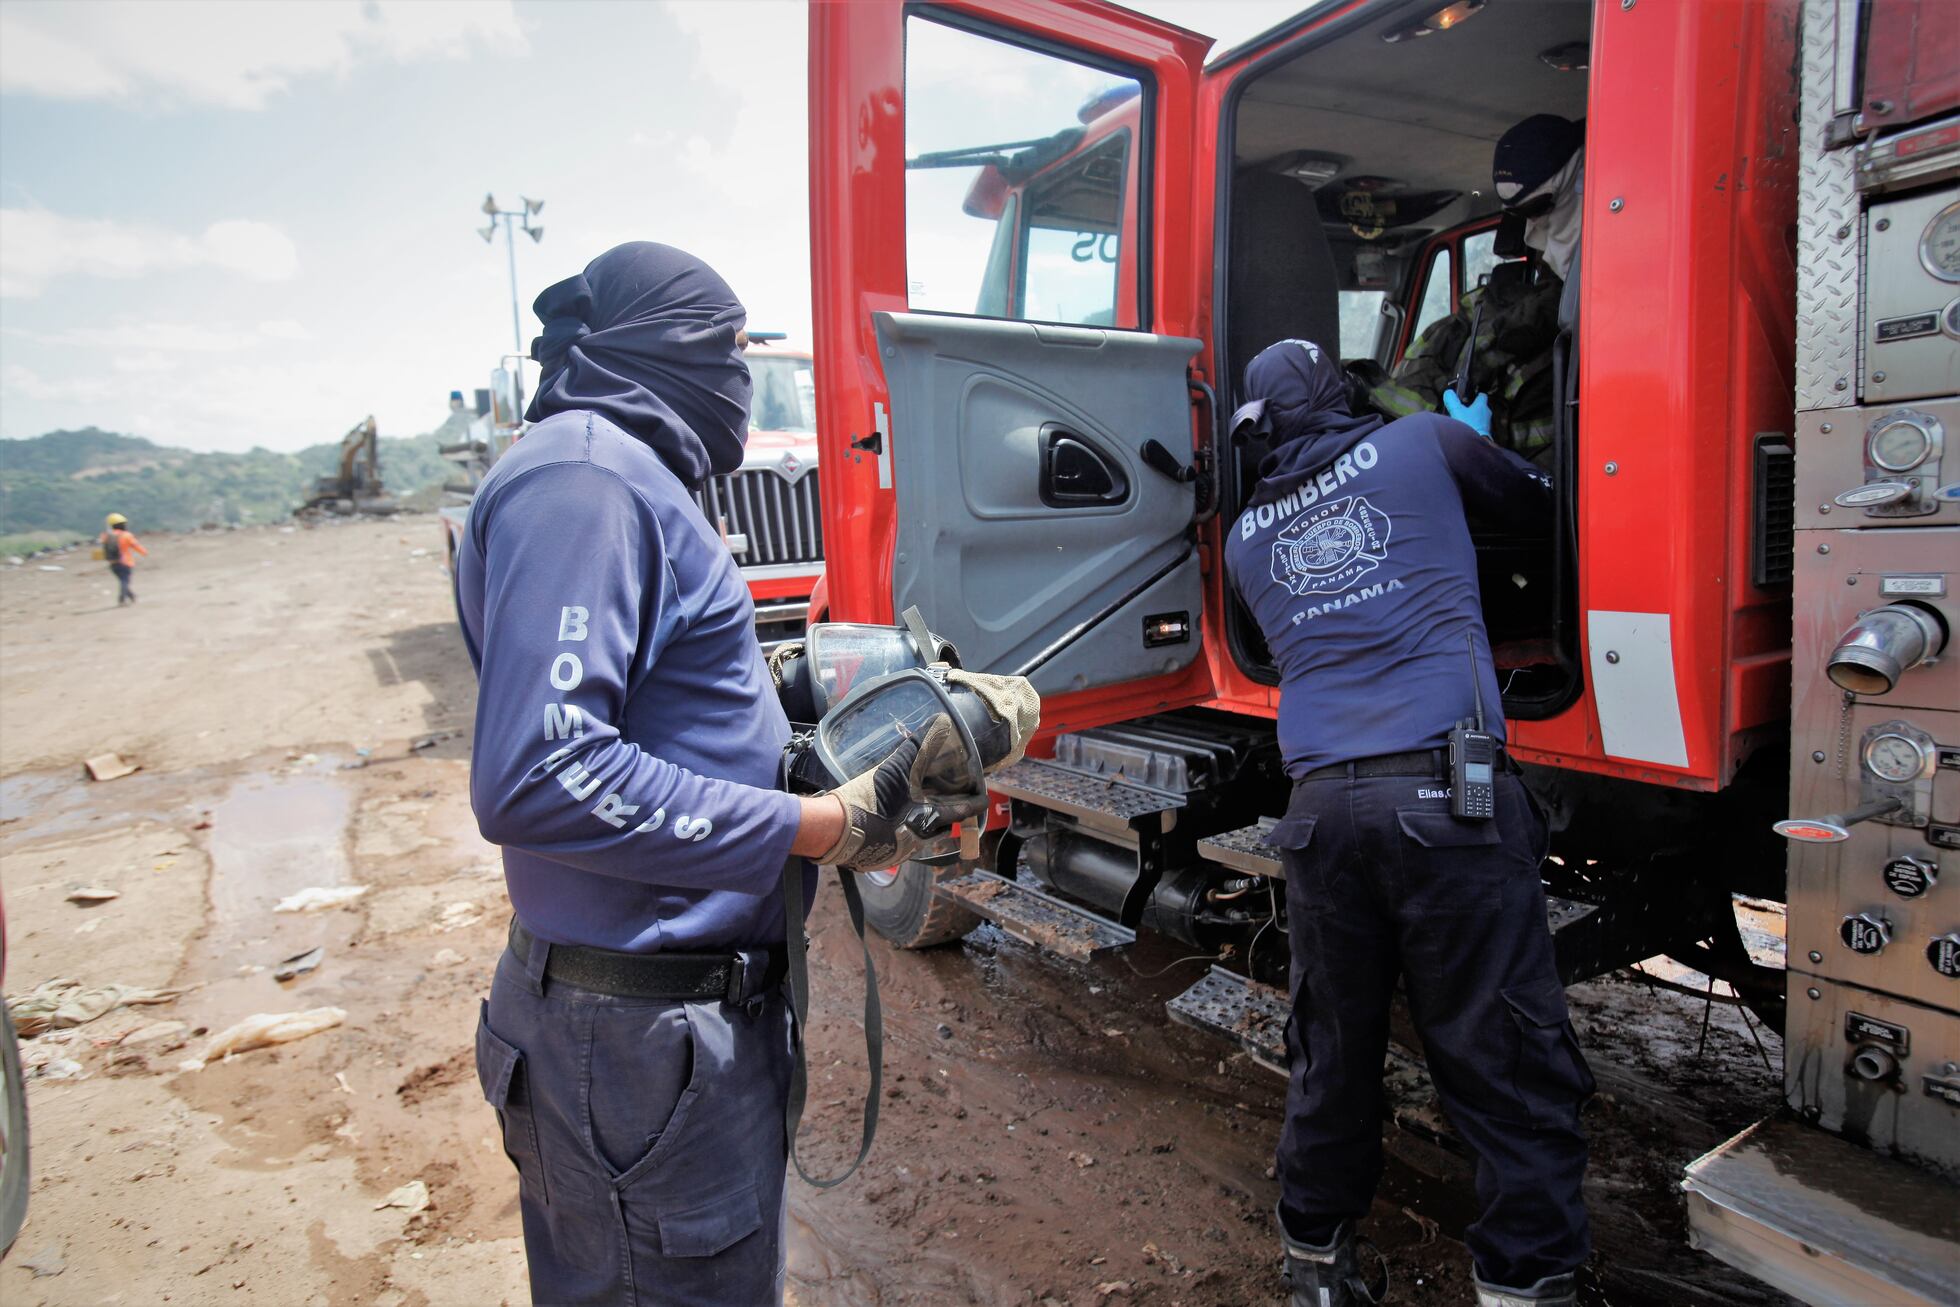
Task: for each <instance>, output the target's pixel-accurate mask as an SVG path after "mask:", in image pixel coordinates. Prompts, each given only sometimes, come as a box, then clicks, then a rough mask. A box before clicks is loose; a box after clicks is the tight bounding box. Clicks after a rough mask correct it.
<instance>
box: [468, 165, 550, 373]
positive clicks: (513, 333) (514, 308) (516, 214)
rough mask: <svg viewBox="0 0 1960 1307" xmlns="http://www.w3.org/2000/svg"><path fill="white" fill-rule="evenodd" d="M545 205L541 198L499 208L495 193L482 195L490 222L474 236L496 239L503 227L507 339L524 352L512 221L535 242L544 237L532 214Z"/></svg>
mask: <svg viewBox="0 0 1960 1307" xmlns="http://www.w3.org/2000/svg"><path fill="white" fill-rule="evenodd" d="M542 208H544V201H542V200H529V199H527V200H525V201H524V207H523V208H521V209H500V208H498V207H497V201H496V198H495V197H494V196H491V195H486V196H484V197H483V205H482V210H481V211H482V212H483V213H485V214H487V215H488V216H489V218H490V225H489V226H488V227H484V228H481V229H479V230H478V232H477V235H479V236H481V237H483V239H484V241H485V242H489V241H492V240H494V239H495V238H496V229H497V227H498V226H499V225H500V224H501V225H502V227H503V229H504V254H505V256H506V258H507V259H508V261H509V263H510V339H511V345H512V348H514V349H515V350H516V352H517V353H519V354H522V353H524V327H523V319H522V317H521V316H520V310H519V308H518V299H517V232H516V230H515V229H514V226H513V220H517V225H521V226H522V228H523V231H524V234H525V235H527V236H529V237H530V238H531V240H532V241H533V242H534V243H535V242H537V241H541V240H543V239H544V228H543V227H533V226H532V225H531V215H532V214H534V213H536V212H537V211H538V210H540V209H542Z"/></svg>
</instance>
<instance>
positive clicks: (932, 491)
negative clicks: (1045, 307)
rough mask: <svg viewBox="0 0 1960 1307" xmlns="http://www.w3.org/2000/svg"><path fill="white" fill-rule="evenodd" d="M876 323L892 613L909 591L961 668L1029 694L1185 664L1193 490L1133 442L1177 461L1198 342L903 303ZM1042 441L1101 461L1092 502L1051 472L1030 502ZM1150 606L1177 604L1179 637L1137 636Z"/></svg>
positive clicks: (1195, 638) (1194, 638) (1192, 625)
mask: <svg viewBox="0 0 1960 1307" xmlns="http://www.w3.org/2000/svg"><path fill="white" fill-rule="evenodd" d="M875 322H876V325H877V330H878V343H879V346H880V352H881V354H882V356H883V363H884V368H885V378H886V381H887V383H888V384H889V385H890V388H891V406H892V411H891V431H890V439H891V458H892V475H893V485H894V489H895V490H896V492H897V496H898V517H899V527H898V543H897V549H896V552H895V555H894V557H893V560H892V600H893V604H894V610H895V611H899V612H903V611H904V610H905V609H906V608H907V607H908V606H910V605H913V604H917V605H918V607H919V611H920V612H921V613H923V614H924V615H925V618H926V621H927V623H928V625H930V626H931V627H932V629H933V630H934V631H936V632H938V633H939V634H940V635H943V636H945V637H946V638H947V639H949V640H951V641H952V642H953V643H954V644H955V645H957V646H959V650H960V655H961V657H962V659H963V660H964V661H965V663H966V665H967V666H968V667H972V668H974V669H976V670H985V671H996V672H1023V673H1024V674H1026V675H1028V676H1029V677H1030V678H1031V679H1032V680H1033V681H1034V684H1035V687H1036V688H1037V689H1039V690H1041V691H1043V692H1056V691H1063V690H1078V689H1089V688H1093V687H1095V686H1101V685H1113V684H1118V683H1121V682H1124V681H1132V680H1137V679H1140V678H1143V677H1148V676H1159V675H1162V674H1164V673H1166V672H1171V671H1175V670H1177V669H1178V668H1180V667H1183V666H1185V665H1186V664H1188V663H1190V662H1191V660H1192V659H1194V658H1195V657H1196V656H1197V654H1198V651H1199V647H1200V638H1199V635H1198V629H1197V626H1198V616H1199V609H1200V607H1201V606H1202V597H1201V591H1200V582H1199V572H1198V558H1197V553H1196V551H1195V550H1194V549H1193V547H1192V532H1191V520H1192V516H1193V514H1194V512H1195V511H1196V495H1195V490H1194V488H1193V487H1192V485H1191V484H1189V483H1180V482H1177V481H1174V480H1172V479H1171V478H1169V477H1167V476H1165V475H1163V474H1162V473H1161V472H1158V471H1156V470H1154V469H1152V468H1150V467H1149V466H1148V465H1146V464H1145V463H1144V461H1143V458H1142V456H1141V454H1140V453H1139V450H1141V448H1142V447H1143V445H1144V443H1145V442H1146V441H1149V440H1151V439H1155V440H1157V441H1159V442H1160V443H1162V444H1163V445H1164V446H1165V447H1166V448H1167V449H1169V450H1171V451H1172V452H1173V453H1174V454H1176V455H1177V456H1178V457H1179V458H1180V459H1184V458H1188V451H1189V449H1190V447H1191V435H1190V430H1191V426H1190V423H1191V418H1190V413H1191V405H1190V396H1189V393H1188V391H1187V389H1186V385H1185V369H1186V366H1187V364H1188V363H1189V362H1190V359H1191V356H1192V355H1193V354H1195V353H1196V352H1197V350H1198V345H1199V342H1197V341H1195V340H1188V339H1184V338H1181V337H1174V336H1153V335H1147V334H1144V333H1140V332H1127V331H1126V332H1118V331H1102V330H1098V329H1096V328H1093V327H1051V326H1041V325H1036V324H1033V323H1026V322H1006V321H1000V320H996V319H987V318H959V317H942V316H938V315H933V314H917V313H879V314H876V315H875ZM1057 438H1062V439H1065V440H1067V441H1069V442H1072V443H1073V445H1074V446H1076V448H1074V449H1072V450H1071V451H1070V453H1071V455H1072V456H1073V457H1072V459H1071V460H1070V461H1069V462H1068V466H1069V467H1070V468H1071V469H1072V470H1073V471H1075V472H1077V473H1080V472H1081V471H1082V469H1083V467H1084V464H1085V462H1087V463H1088V464H1090V465H1091V466H1092V476H1091V481H1093V482H1096V483H1098V484H1099V483H1100V481H1101V477H1100V473H1099V472H1097V471H1095V470H1094V467H1093V465H1095V464H1098V463H1099V464H1100V465H1101V468H1102V469H1103V470H1107V471H1108V472H1109V473H1111V474H1112V476H1111V477H1110V484H1109V486H1108V487H1107V488H1105V489H1104V491H1103V495H1102V498H1101V499H1098V498H1097V497H1096V496H1095V495H1093V494H1091V495H1086V496H1085V495H1081V494H1076V495H1074V496H1073V497H1071V496H1070V495H1069V494H1068V487H1067V486H1064V487H1062V488H1061V489H1057V488H1056V487H1055V486H1054V485H1052V484H1051V485H1050V486H1049V487H1048V491H1049V493H1048V494H1047V497H1046V498H1045V499H1044V481H1043V476H1042V462H1043V452H1042V451H1043V445H1044V443H1045V442H1047V443H1052V442H1054V441H1055V440H1056V439H1057ZM1082 447H1086V449H1087V451H1089V452H1088V453H1087V454H1085V453H1084V452H1083V448H1082ZM1082 484H1084V483H1083V482H1081V481H1080V480H1077V481H1074V482H1070V483H1069V485H1073V486H1076V487H1080V486H1081V485H1082ZM1162 614H1176V615H1182V616H1183V617H1185V618H1186V629H1187V631H1188V632H1189V634H1188V638H1186V639H1185V640H1183V641H1182V642H1178V643H1167V644H1161V645H1159V646H1157V647H1155V648H1151V647H1148V646H1147V645H1146V644H1145V642H1144V626H1145V619H1146V618H1148V617H1152V616H1157V615H1162ZM1030 668H1031V669H1032V670H1028V669H1030Z"/></svg>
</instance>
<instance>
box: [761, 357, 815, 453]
mask: <svg viewBox="0 0 1960 1307" xmlns="http://www.w3.org/2000/svg"><path fill="white" fill-rule="evenodd" d="M748 362H749V376H750V377H751V378H753V379H754V382H755V404H754V407H753V408H752V409H751V411H750V414H749V429H750V430H752V431H807V432H809V433H811V434H813V435H814V434H815V433H816V430H817V378H816V373H815V372H814V371H812V369H811V364H810V360H809V359H800V358H792V357H788V356H784V355H770V354H763V355H755V354H751V355H750V356H749V360H748Z"/></svg>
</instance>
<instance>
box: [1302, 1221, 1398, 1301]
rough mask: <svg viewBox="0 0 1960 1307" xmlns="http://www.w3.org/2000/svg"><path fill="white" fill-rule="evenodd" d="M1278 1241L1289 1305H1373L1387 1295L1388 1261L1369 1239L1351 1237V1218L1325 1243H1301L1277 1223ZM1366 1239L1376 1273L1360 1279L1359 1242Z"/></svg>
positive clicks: (1352, 1228) (1352, 1235) (1361, 1242)
mask: <svg viewBox="0 0 1960 1307" xmlns="http://www.w3.org/2000/svg"><path fill="white" fill-rule="evenodd" d="M1279 1239H1280V1243H1281V1244H1282V1245H1284V1246H1285V1248H1286V1282H1287V1284H1288V1285H1290V1286H1291V1287H1292V1289H1293V1303H1292V1307H1373V1304H1375V1303H1378V1302H1380V1301H1382V1299H1384V1298H1386V1297H1387V1296H1388V1262H1387V1260H1386V1259H1384V1258H1383V1257H1382V1255H1381V1254H1380V1253H1379V1252H1377V1251H1376V1250H1375V1246H1374V1244H1372V1243H1368V1241H1367V1240H1365V1239H1356V1238H1355V1237H1354V1222H1352V1221H1343V1222H1341V1225H1340V1228H1339V1229H1337V1230H1335V1231H1334V1237H1333V1238H1332V1239H1330V1240H1328V1241H1327V1242H1326V1243H1324V1244H1311V1243H1301V1242H1300V1241H1299V1240H1297V1239H1295V1238H1294V1237H1293V1236H1292V1235H1290V1234H1288V1233H1287V1232H1286V1224H1285V1221H1284V1220H1282V1221H1281V1223H1280V1231H1279ZM1364 1243H1366V1244H1367V1245H1368V1252H1369V1253H1370V1254H1371V1255H1372V1259H1373V1261H1374V1263H1375V1271H1376V1274H1375V1276H1374V1277H1372V1279H1363V1278H1362V1275H1361V1265H1360V1245H1362V1244H1364Z"/></svg>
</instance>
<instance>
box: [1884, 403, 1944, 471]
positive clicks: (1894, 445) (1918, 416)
mask: <svg viewBox="0 0 1960 1307" xmlns="http://www.w3.org/2000/svg"><path fill="white" fill-rule="evenodd" d="M1940 434H1941V432H1940V422H1939V420H1938V419H1937V418H1932V417H1928V416H1927V415H1926V414H1924V413H1915V412H1913V411H1912V410H1911V409H1901V410H1899V411H1898V412H1896V413H1888V414H1886V415H1885V416H1884V417H1882V418H1880V419H1879V420H1878V421H1877V422H1874V423H1873V424H1872V427H1871V430H1870V431H1869V432H1867V433H1866V435H1865V451H1866V453H1867V455H1868V456H1869V457H1870V458H1871V461H1872V464H1873V466H1875V467H1879V468H1882V469H1884V470H1885V471H1887V472H1910V471H1911V470H1912V469H1914V468H1916V467H1918V466H1919V465H1920V464H1921V463H1924V462H1925V461H1926V460H1927V458H1929V457H1930V456H1931V455H1932V453H1933V449H1934V446H1935V443H1936V442H1937V440H1938V437H1939V435H1940Z"/></svg>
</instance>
